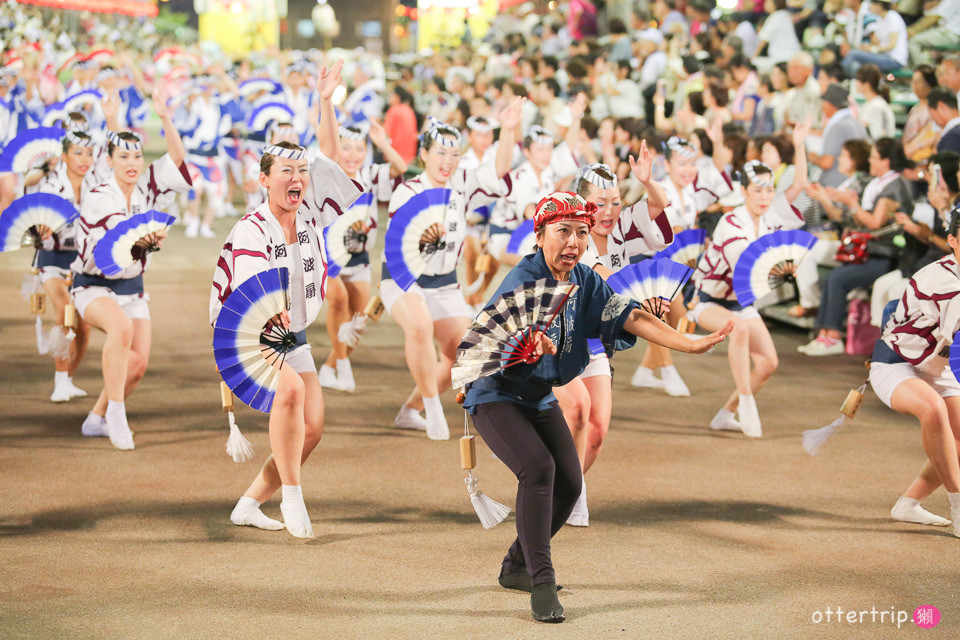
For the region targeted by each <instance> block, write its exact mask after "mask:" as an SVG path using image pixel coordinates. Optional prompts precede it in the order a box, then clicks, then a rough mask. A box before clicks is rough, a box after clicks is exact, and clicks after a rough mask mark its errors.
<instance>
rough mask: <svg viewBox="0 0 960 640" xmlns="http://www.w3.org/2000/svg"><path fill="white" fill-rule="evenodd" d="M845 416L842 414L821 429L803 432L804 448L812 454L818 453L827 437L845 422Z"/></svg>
mask: <svg viewBox="0 0 960 640" xmlns="http://www.w3.org/2000/svg"><path fill="white" fill-rule="evenodd" d="M844 419H845V416H840V417H839V418H837V419H836V420H834V421H833V422H831V423H830V424H828V425H827V426H825V427H820V428H819V429H810V430H808V431H804V432H803V448H804V449H806V450H807V453H809V454H810V455H812V456H815V455H817V452H818V451H819V450H820V447H822V446H823V445H824V443H825V442H826V441H827V439H828V438H829V437H830V436H832V435H833V432H834V431H836V430H837V429H839V428H840V426H841V425H842V424H843V421H844Z"/></svg>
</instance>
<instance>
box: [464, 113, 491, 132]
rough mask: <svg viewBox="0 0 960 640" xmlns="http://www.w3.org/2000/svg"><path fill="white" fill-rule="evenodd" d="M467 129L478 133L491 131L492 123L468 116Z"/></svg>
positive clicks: (484, 119)
mask: <svg viewBox="0 0 960 640" xmlns="http://www.w3.org/2000/svg"><path fill="white" fill-rule="evenodd" d="M467 128H468V129H470V130H471V131H476V132H478V133H487V132H489V131H493V123H492V122H490V120H489V119H487V118H482V117H478V116H470V117H469V118H467Z"/></svg>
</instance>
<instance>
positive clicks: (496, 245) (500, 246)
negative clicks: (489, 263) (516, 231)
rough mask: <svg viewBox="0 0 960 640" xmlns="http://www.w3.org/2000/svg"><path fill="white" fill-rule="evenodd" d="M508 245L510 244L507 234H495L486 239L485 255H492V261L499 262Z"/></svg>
mask: <svg viewBox="0 0 960 640" xmlns="http://www.w3.org/2000/svg"><path fill="white" fill-rule="evenodd" d="M508 244H510V234H509V233H495V234H493V235H491V236H490V237H489V238H487V253H489V254H490V255H492V256H493V257H494V259H496V260H499V259H500V258H502V257H503V252H504V251H506V250H507V245H508Z"/></svg>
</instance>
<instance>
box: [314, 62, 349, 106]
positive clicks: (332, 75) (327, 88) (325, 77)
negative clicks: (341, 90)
mask: <svg viewBox="0 0 960 640" xmlns="http://www.w3.org/2000/svg"><path fill="white" fill-rule="evenodd" d="M342 70H343V60H337V61H336V62H334V63H333V66H332V67H330V68H329V69H327V67H325V66H324V67H320V73H319V74H317V93H319V94H320V97H321V98H322V99H323V100H329V99H330V98H332V97H333V91H334V90H335V89H336V88H337V87H338V86H339V85H340V79H341V78H340V72H341V71H342Z"/></svg>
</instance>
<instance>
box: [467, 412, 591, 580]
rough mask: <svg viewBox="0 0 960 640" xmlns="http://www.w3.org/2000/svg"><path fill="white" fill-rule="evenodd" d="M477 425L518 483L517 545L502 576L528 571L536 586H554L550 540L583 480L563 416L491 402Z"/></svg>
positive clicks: (475, 420) (476, 419)
mask: <svg viewBox="0 0 960 640" xmlns="http://www.w3.org/2000/svg"><path fill="white" fill-rule="evenodd" d="M473 424H474V426H475V427H476V429H477V433H479V434H480V435H481V437H483V441H484V442H486V443H487V446H489V447H490V449H491V450H492V451H493V452H494V453H495V454H496V455H497V457H498V458H500V460H502V461H503V462H504V464H506V465H507V466H508V467H509V468H510V470H511V471H513V473H514V474H515V475H516V476H517V480H519V481H520V484H519V486H518V487H517V539H516V540H515V541H514V543H513V545H512V546H511V547H510V550H509V551H508V552H507V555H506V557H505V558H504V559H503V569H504V572H506V573H518V572H520V571H523V570H524V569H526V571H527V572H528V573H529V574H530V579H531V583H532V584H533V585H534V586H536V585H539V584H545V583H548V582H556V575H555V574H554V572H553V563H552V562H551V560H550V538H552V537H553V536H554V535H555V534H556V533H557V531H559V530H560V527H562V526H563V525H564V523H565V522H566V521H567V518H569V517H570V512H571V511H573V506H574V504H576V502H577V498H579V497H580V489H581V482H582V480H583V474H582V473H581V471H580V460H579V459H578V458H577V450H576V448H575V447H574V445H573V437H572V436H571V435H570V429H569V428H568V427H567V422H566V421H565V420H564V419H563V412H562V411H561V410H560V407H558V406H557V403H556V402H554V403H553V404H551V405H550V408H549V409H546V410H544V411H537V410H536V409H528V408H526V407H522V406H520V405H517V404H514V403H512V402H491V403H488V404H481V405H479V406H478V407H477V413H476V415H474V416H473Z"/></svg>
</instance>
